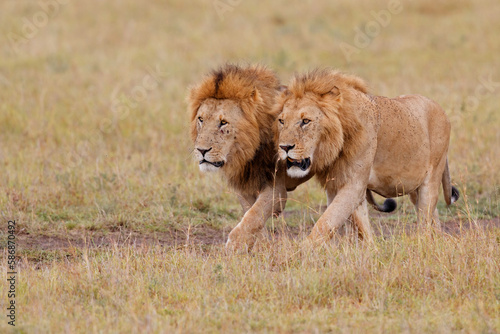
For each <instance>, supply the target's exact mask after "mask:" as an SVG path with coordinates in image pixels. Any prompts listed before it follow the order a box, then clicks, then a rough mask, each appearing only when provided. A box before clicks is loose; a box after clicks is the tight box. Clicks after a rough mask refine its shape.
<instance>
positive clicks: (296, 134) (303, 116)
mask: <svg viewBox="0 0 500 334" xmlns="http://www.w3.org/2000/svg"><path fill="white" fill-rule="evenodd" d="M323 118H324V115H323V113H322V112H321V110H320V109H319V108H318V107H317V106H315V105H314V104H308V103H306V101H296V100H292V101H288V102H287V103H286V104H285V105H284V107H283V111H282V113H281V114H280V115H279V117H278V128H279V141H278V143H279V155H280V158H281V159H282V160H286V166H287V173H288V175H289V176H290V177H296V178H300V177H304V176H306V175H307V174H309V172H310V170H311V165H312V164H313V162H314V155H315V150H316V147H317V146H318V142H319V140H320V133H321V123H322V121H323Z"/></svg>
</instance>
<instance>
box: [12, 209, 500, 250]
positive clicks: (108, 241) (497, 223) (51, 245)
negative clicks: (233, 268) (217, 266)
mask: <svg viewBox="0 0 500 334" xmlns="http://www.w3.org/2000/svg"><path fill="white" fill-rule="evenodd" d="M311 228H312V226H310V225H308V226H306V227H285V228H276V229H275V231H274V233H273V232H272V231H270V232H271V233H273V234H274V236H275V237H278V238H280V237H282V236H287V237H291V238H297V237H298V236H301V235H304V234H307V233H309V232H310V230H311ZM471 228H480V229H490V228H500V217H497V218H492V219H480V220H477V221H476V222H475V223H472V224H471V223H469V222H466V221H459V220H450V221H447V222H444V223H442V226H441V230H442V231H443V232H444V233H448V234H452V235H459V234H460V233H462V232H463V231H466V230H470V229H471ZM417 229H418V226H417V224H416V223H408V224H405V225H404V226H398V225H397V223H396V222H394V221H389V220H380V223H379V224H378V226H377V227H375V233H376V234H377V235H379V236H380V235H382V236H385V237H389V236H391V235H395V234H396V235H397V234H398V233H403V231H404V232H405V233H415V231H417ZM229 232H230V229H217V228H214V227H211V226H203V225H201V226H196V227H190V228H186V229H185V230H182V231H172V232H156V233H138V232H133V231H127V230H121V231H115V232H100V231H72V232H68V234H66V235H55V236H50V235H32V234H27V233H24V234H23V233H21V234H19V235H18V236H17V243H18V245H19V249H20V250H64V249H72V248H85V247H88V248H100V247H111V246H115V245H137V246H141V245H153V244H154V245H161V246H184V245H218V244H223V243H224V242H225V241H226V239H227V235H228V233H229ZM339 233H340V234H341V235H343V234H345V233H346V229H345V228H342V229H341V230H340V231H339Z"/></svg>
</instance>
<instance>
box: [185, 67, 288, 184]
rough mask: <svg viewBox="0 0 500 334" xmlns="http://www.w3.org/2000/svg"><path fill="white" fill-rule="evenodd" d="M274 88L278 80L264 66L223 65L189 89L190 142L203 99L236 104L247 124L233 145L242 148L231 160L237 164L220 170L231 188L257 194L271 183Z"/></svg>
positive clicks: (273, 158) (195, 135)
mask: <svg viewBox="0 0 500 334" xmlns="http://www.w3.org/2000/svg"><path fill="white" fill-rule="evenodd" d="M278 87H279V80H278V78H277V77H276V75H275V74H274V72H273V71H271V70H269V69H267V68H266V67H264V66H261V65H250V66H246V67H243V66H238V65H232V64H226V65H223V66H222V67H220V68H219V69H216V70H213V71H212V72H211V73H210V74H209V75H207V76H206V77H205V78H204V79H203V80H202V81H201V83H200V84H198V85H195V86H193V87H191V88H190V90H189V94H188V103H189V111H190V113H191V138H192V139H193V141H195V140H196V137H197V135H198V133H197V128H196V122H195V120H196V115H197V112H198V109H199V108H200V106H201V105H202V103H203V102H204V101H205V100H207V99H219V100H223V99H228V100H233V101H236V102H237V103H238V105H239V106H240V107H241V110H242V111H243V115H244V117H245V118H246V119H247V121H248V123H249V124H250V125H251V126H249V127H247V128H245V129H241V133H242V136H241V137H240V138H239V142H238V143H237V144H238V145H239V146H240V147H241V148H242V149H241V150H240V151H239V156H237V157H234V160H235V161H237V163H235V166H233V167H232V168H230V169H229V168H228V167H229V166H226V167H225V169H223V171H224V174H225V176H226V178H227V179H228V181H229V184H230V185H231V186H232V187H233V188H236V189H247V190H248V189H254V190H255V191H260V190H261V189H262V188H263V186H265V185H266V184H267V183H269V182H271V180H272V177H273V175H274V168H275V161H276V152H277V151H276V150H277V148H276V145H275V144H274V131H273V126H274V123H275V120H276V116H277V114H275V113H273V108H272V107H273V105H274V102H275V96H276V95H277V89H278ZM249 153H250V154H249ZM248 156H250V157H251V158H250V159H249V158H248Z"/></svg>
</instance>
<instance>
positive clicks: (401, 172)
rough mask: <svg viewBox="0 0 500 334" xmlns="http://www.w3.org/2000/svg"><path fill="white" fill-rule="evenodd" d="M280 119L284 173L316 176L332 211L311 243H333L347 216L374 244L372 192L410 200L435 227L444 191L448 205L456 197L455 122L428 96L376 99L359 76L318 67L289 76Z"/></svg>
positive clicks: (421, 217)
mask: <svg viewBox="0 0 500 334" xmlns="http://www.w3.org/2000/svg"><path fill="white" fill-rule="evenodd" d="M275 113H279V116H278V122H277V124H278V140H277V141H278V146H279V156H280V159H281V161H285V162H286V173H287V175H288V176H290V177H292V178H297V179H304V178H310V177H312V176H314V175H315V176H316V177H317V179H318V180H319V182H320V183H321V185H322V186H323V187H324V188H325V189H326V193H327V198H328V200H327V202H328V206H327V209H326V211H325V212H324V213H323V215H322V216H321V217H320V218H319V219H318V221H317V222H316V224H315V225H314V228H313V230H312V232H311V233H310V235H309V236H308V239H307V241H308V242H312V243H314V244H317V243H321V242H323V241H325V240H328V239H329V238H331V237H332V235H333V233H334V232H335V230H336V229H338V227H339V226H340V225H341V224H342V223H343V222H345V221H346V219H347V218H348V217H349V216H352V217H353V218H354V221H355V223H356V225H357V226H358V228H359V230H360V233H362V234H363V235H365V236H366V237H367V238H368V239H371V235H372V231H371V227H370V222H369V219H368V212H367V204H366V203H367V196H368V197H371V196H370V195H371V194H370V191H373V192H375V193H377V194H379V195H381V196H383V197H398V196H403V195H407V194H408V195H409V196H410V199H411V201H412V203H413V204H414V205H415V208H416V211H417V220H418V221H419V222H429V223H430V222H434V223H436V224H439V216H438V211H437V209H436V204H437V200H438V194H439V186H440V185H441V184H442V187H443V193H444V198H445V201H446V204H447V205H450V204H451V203H453V202H455V201H456V200H457V199H458V198H459V192H458V189H457V188H455V187H453V186H452V185H451V178H450V173H449V169H448V159H447V153H448V146H449V141H450V131H451V126H450V122H449V120H448V118H447V116H446V114H445V112H444V111H443V109H442V108H441V107H440V106H439V105H438V104H437V103H436V102H434V101H432V100H430V99H428V98H426V97H424V96H420V95H401V96H398V97H395V98H387V97H382V96H374V95H371V94H369V92H368V89H367V85H366V83H365V82H364V80H362V79H361V78H359V77H357V76H354V75H349V74H344V73H341V72H339V71H336V70H332V69H322V70H320V69H316V70H313V71H310V72H307V73H305V74H299V75H295V76H294V77H293V78H292V80H291V82H290V84H289V86H288V88H287V89H285V90H284V92H283V93H282V94H281V95H280V97H278V98H277V102H276V106H275ZM368 199H369V200H371V201H372V200H373V199H372V198H371V199H370V198H368Z"/></svg>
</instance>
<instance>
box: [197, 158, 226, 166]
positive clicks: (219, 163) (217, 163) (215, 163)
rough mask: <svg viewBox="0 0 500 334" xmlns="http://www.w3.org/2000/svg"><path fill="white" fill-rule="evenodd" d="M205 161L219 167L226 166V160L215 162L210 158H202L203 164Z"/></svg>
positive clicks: (201, 162)
mask: <svg viewBox="0 0 500 334" xmlns="http://www.w3.org/2000/svg"><path fill="white" fill-rule="evenodd" d="M204 163H207V164H210V165H212V166H214V167H217V168H221V167H222V166H224V161H215V162H212V161H208V160H205V159H203V160H200V165H201V164H204Z"/></svg>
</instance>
